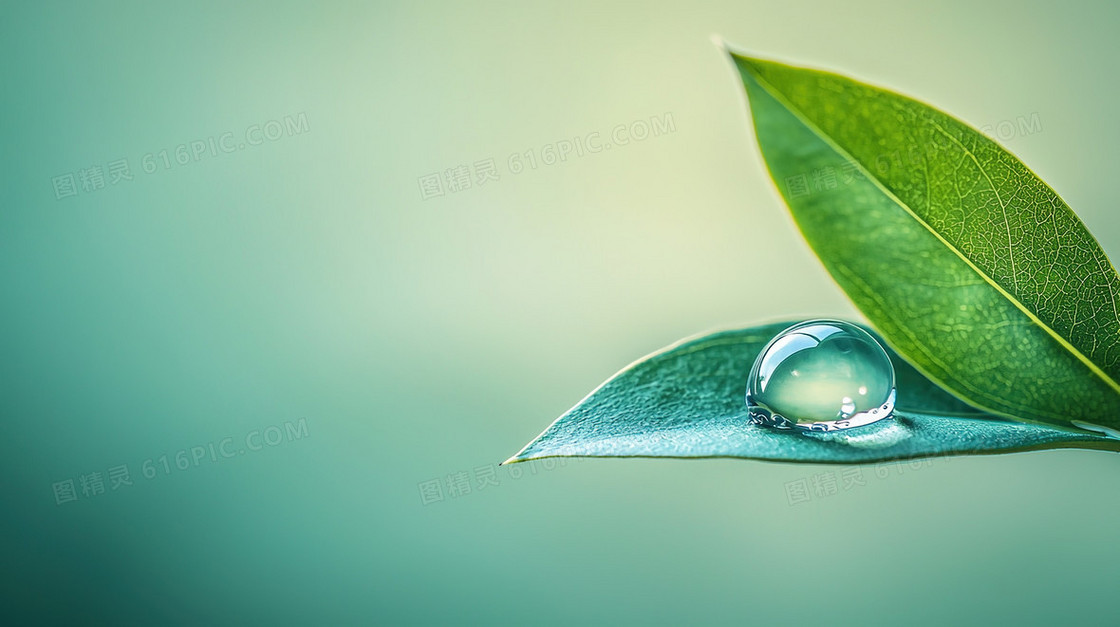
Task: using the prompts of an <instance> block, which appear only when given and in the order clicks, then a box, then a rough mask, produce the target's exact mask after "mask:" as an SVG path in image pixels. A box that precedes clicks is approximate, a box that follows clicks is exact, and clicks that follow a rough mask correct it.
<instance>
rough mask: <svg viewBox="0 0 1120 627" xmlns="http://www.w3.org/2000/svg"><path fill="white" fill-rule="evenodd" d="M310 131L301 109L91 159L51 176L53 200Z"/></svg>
mask: <svg viewBox="0 0 1120 627" xmlns="http://www.w3.org/2000/svg"><path fill="white" fill-rule="evenodd" d="M309 132H311V126H310V125H309V124H308V121H307V114H306V113H304V112H300V113H296V114H292V115H285V116H283V117H281V118H277V119H272V120H267V121H265V122H260V123H256V124H251V125H249V126H248V127H246V128H245V129H243V130H242V131H240V132H233V131H227V132H224V133H218V134H214V135H209V136H206V137H200V138H198V139H192V140H190V141H186V142H181V143H178V144H173V145H169V146H167V147H164V148H160V149H157V150H152V151H149V152H145V153H143V154H142V155H140V156H139V157H133V158H131V159H130V158H127V157H121V158H119V159H114V160H112V161H105V162H97V163H91V164H89V165H87V166H85V167H81V168H78V169H76V170H71V171H69V172H63V173H61V174H57V175H55V176H52V177H51V187H52V188H53V191H54V198H55V200H63V199H65V198H72V197H75V196H79V195H85V194H92V193H94V192H98V191H101V190H104V189H106V188H108V187H114V186H116V185H119V184H121V183H124V182H129V181H134V180H135V179H136V177H137V176H138V175H154V174H158V173H160V172H165V171H167V170H173V169H177V168H182V167H184V166H187V165H190V164H192V163H198V162H200V161H205V160H208V159H216V158H218V157H221V156H223V155H228V154H231V153H235V152H238V151H242V150H246V149H249V148H255V147H257V146H261V145H263V144H269V143H273V142H278V141H280V140H282V139H285V138H289V137H296V136H298V135H303V134H305V133H309Z"/></svg>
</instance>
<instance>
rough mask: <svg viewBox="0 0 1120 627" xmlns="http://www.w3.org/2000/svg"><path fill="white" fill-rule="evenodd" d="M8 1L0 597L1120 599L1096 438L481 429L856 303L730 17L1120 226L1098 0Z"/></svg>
mask: <svg viewBox="0 0 1120 627" xmlns="http://www.w3.org/2000/svg"><path fill="white" fill-rule="evenodd" d="M236 4H237V6H229V5H228V3H205V4H204V3H189V4H185V3H180V4H178V5H177V6H175V7H171V6H159V7H157V6H153V5H151V4H147V3H135V4H118V3H18V4H10V5H8V6H7V7H6V10H5V19H4V20H3V21H2V22H0V34H2V36H0V79H2V82H3V85H4V93H5V97H4V99H3V103H2V104H0V111H2V119H3V136H4V143H5V148H4V150H3V152H2V156H0V159H3V163H2V166H3V167H2V169H0V177H2V178H3V181H2V185H0V207H2V209H0V293H2V294H3V297H2V298H0V323H2V332H0V369H2V372H0V374H2V376H0V429H2V430H3V444H2V447H3V448H2V449H0V451H2V455H0V485H2V486H3V494H4V504H5V506H4V515H3V517H2V519H0V547H2V555H3V563H4V568H3V577H4V580H3V582H2V589H3V593H0V598H2V599H3V607H2V608H0V609H2V612H3V617H4V618H2V619H0V620H2V622H5V623H8V624H17V623H19V624H30V623H42V624H114V625H176V624H183V625H202V624H207V625H218V624H259V625H285V624H292V625H297V624H303V625H345V624H374V623H382V624H419V625H435V624H515V623H529V624H541V625H551V624H571V623H595V624H603V623H618V624H629V623H644V624H745V623H758V624H774V623H792V622H797V623H809V624H851V623H860V624H899V623H912V624H919V623H928V624H940V623H946V622H953V623H976V624H981V623H991V622H995V621H999V622H1006V623H1017V624H1048V623H1055V622H1071V621H1072V622H1077V623H1084V624H1104V623H1110V622H1112V621H1115V616H1116V609H1115V604H1114V598H1113V597H1114V596H1115V594H1114V593H1115V586H1116V577H1117V575H1118V574H1120V545H1118V544H1117V543H1116V531H1115V521H1116V519H1117V516H1120V482H1118V481H1117V477H1118V476H1120V474H1118V473H1120V461H1118V459H1117V458H1116V456H1115V455H1112V454H1108V453H1102V452H1089V451H1049V452H1040V453H1028V454H1016V455H1010V456H994V457H983V458H957V459H948V460H933V461H927V462H920V463H908V464H898V465H884V466H867V467H862V468H861V467H853V468H837V467H827V466H813V465H786V464H773V463H763V462H754V461H736V460H707V461H674V460H585V461H570V462H567V463H565V464H559V463H555V462H535V463H531V464H520V465H515V466H511V467H498V466H497V463H498V462H500V461H502V460H504V459H505V458H507V457H509V456H510V455H512V454H513V453H515V452H517V451H518V450H519V449H520V448H521V447H522V446H523V445H524V444H525V443H527V442H528V441H529V440H530V439H531V438H533V437H534V436H536V435H537V434H538V433H539V432H540V431H541V430H543V429H544V428H545V427H546V426H547V425H548V424H549V423H550V422H551V421H552V420H553V419H554V418H555V417H557V416H558V415H560V414H561V413H562V412H563V411H565V410H566V409H568V408H569V407H570V406H571V405H573V404H574V403H576V402H577V401H579V400H580V399H581V398H582V397H583V396H584V395H585V394H586V393H587V392H589V391H590V390H591V389H593V388H594V387H595V386H597V385H598V384H599V383H600V382H602V381H603V380H604V379H606V378H607V377H609V376H610V375H611V374H613V373H614V372H615V371H617V370H618V369H620V368H621V367H623V366H625V365H626V364H628V363H629V362H631V361H632V360H634V359H636V358H639V357H641V356H643V355H644V354H646V353H648V352H650V351H653V350H656V349H658V348H660V347H662V346H664V345H666V344H669V343H671V342H673V341H675V340H677V339H679V338H681V337H684V336H688V335H692V334H695V333H698V332H701V331H705V330H709V329H712V328H716V327H725V326H729V325H740V324H741V325H747V324H752V323H758V322H762V321H768V320H773V319H777V318H789V317H796V316H805V317H809V316H833V317H847V318H857V314H856V312H855V310H854V308H853V307H852V306H851V305H850V304H849V303H848V302H847V300H846V299H845V297H844V296H843V294H842V293H841V292H840V291H839V290H838V289H837V288H836V287H835V286H834V285H833V284H832V282H831V281H830V279H829V277H828V276H827V274H826V273H825V272H824V270H823V269H822V268H821V266H820V265H819V263H818V262H817V261H816V259H815V258H814V257H813V255H812V253H811V252H810V250H809V249H808V247H807V246H806V245H805V243H804V242H803V241H802V240H801V239H800V236H799V235H798V234H797V232H796V231H795V229H794V226H793V223H792V221H791V219H790V217H789V215H788V213H787V211H786V210H785V208H784V206H783V205H782V203H781V201H780V199H779V197H778V194H777V192H776V190H775V189H774V186H773V184H772V183H771V182H770V180H769V178H768V176H767V174H766V172H765V169H764V167H763V164H762V162H761V160H760V158H759V154H758V149H757V146H756V145H755V142H754V137H753V134H752V132H751V130H750V127H749V124H748V114H747V111H746V109H745V104H746V103H745V98H744V96H743V89H742V86H741V84H740V82H739V80H738V78H737V77H736V75H735V73H734V72H733V70H732V69H731V66H730V64H729V63H728V62H727V60H726V59H725V58H724V57H723V55H722V53H721V52H720V51H719V50H718V49H717V48H716V47H715V46H714V45H713V44H712V41H711V38H712V35H713V34H719V35H721V36H722V37H723V38H724V39H726V40H727V41H728V42H730V43H731V44H733V45H735V46H737V47H738V48H740V49H743V50H746V51H750V52H753V53H755V54H758V55H761V56H767V57H772V58H775V59H778V60H784V61H788V62H793V63H800V64H807V65H811V66H815V67H821V68H824V69H830V70H835V71H838V72H841V73H844V74H847V75H850V76H853V77H856V78H859V79H863V80H865V81H869V82H872V83H874V84H878V85H882V86H887V87H890V88H894V89H896V90H898V91H900V92H902V93H905V94H907V95H910V96H913V97H916V98H918V99H920V100H923V101H925V102H928V103H930V104H932V105H934V106H937V107H939V108H942V109H944V110H946V111H948V112H950V113H952V114H955V115H956V116H958V117H960V118H962V119H964V120H965V121H967V122H969V123H971V124H973V125H975V126H977V127H981V128H983V129H985V130H986V132H988V133H989V134H990V135H992V136H994V137H996V138H997V139H998V140H999V141H1001V142H1002V143H1003V144H1004V145H1005V146H1007V147H1008V148H1010V149H1011V150H1012V151H1013V152H1015V153H1016V154H1018V155H1019V156H1020V157H1021V158H1022V159H1023V160H1024V161H1025V162H1026V163H1027V164H1028V165H1029V166H1031V167H1032V168H1033V169H1034V170H1035V171H1036V172H1038V173H1039V174H1040V175H1041V176H1042V178H1043V179H1044V180H1046V181H1047V182H1048V183H1050V184H1051V185H1052V186H1053V187H1054V188H1055V189H1056V190H1057V191H1058V192H1059V193H1060V194H1061V195H1062V196H1063V197H1064V198H1065V199H1066V200H1067V202H1069V204H1070V205H1071V206H1072V207H1073V208H1074V209H1075V211H1077V212H1078V213H1079V215H1080V216H1081V217H1082V218H1083V219H1084V221H1085V222H1086V223H1087V224H1088V226H1089V228H1090V230H1091V231H1092V232H1093V233H1094V234H1095V235H1096V236H1097V238H1098V239H1099V240H1100V242H1101V244H1102V246H1103V247H1104V249H1105V250H1106V252H1108V253H1109V254H1110V255H1111V256H1112V258H1113V259H1117V258H1120V217H1118V215H1117V213H1116V209H1115V205H1116V203H1115V196H1116V181H1117V176H1116V173H1115V167H1116V166H1115V164H1116V163H1117V162H1118V161H1120V159H1118V155H1117V146H1118V145H1120V119H1118V117H1117V116H1116V114H1115V106H1114V102H1115V99H1116V97H1117V95H1118V92H1117V87H1116V86H1115V84H1114V83H1115V81H1114V80H1113V79H1112V77H1113V75H1114V69H1115V67H1116V64H1117V62H1118V61H1120V49H1118V48H1117V46H1116V39H1115V32H1116V29H1117V26H1118V25H1120V14H1118V9H1116V8H1115V7H1114V6H1111V5H1110V4H1109V3H1105V2H1097V3H1068V4H1066V5H1064V6H1058V5H1057V4H1055V3H1046V2H1015V3H1012V2H1003V3H997V2H983V3H978V2H939V3H932V2H925V3H910V2H859V1H855V2H844V3H827V2H804V1H784V0H783V1H781V2H779V1H770V2H761V1H740V2H716V1H710V2H709V1H702V0H693V1H691V2H652V3H632V4H621V3H612V4H604V3H601V2H590V1H587V2H584V1H574V2H553V3H517V2H507V3H483V2H476V3H469V4H467V3H463V4H460V3H450V2H445V3H423V4H421V3H415V4H409V3H403V2H402V3H396V4H387V3H338V2H335V3H325V4H312V3H303V4H299V3H295V4H293V3H279V2H267V3H265V2H259V3H236Z"/></svg>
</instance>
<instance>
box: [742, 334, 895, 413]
mask: <svg viewBox="0 0 1120 627" xmlns="http://www.w3.org/2000/svg"><path fill="white" fill-rule="evenodd" d="M746 401H747V409H748V413H749V415H750V418H751V421H752V422H754V423H757V424H761V425H765V426H768V427H774V428H777V429H802V430H808V431H839V430H842V429H852V428H856V427H862V426H864V425H868V424H871V423H874V422H878V421H880V420H885V419H887V418H891V417H892V416H893V415H894V401H895V382H894V366H893V365H892V364H891V360H890V357H888V356H887V352H886V350H884V349H883V347H882V346H881V345H880V344H879V342H878V341H877V340H876V339H875V338H874V337H872V336H871V334H869V333H867V332H866V331H864V330H863V329H861V328H859V327H857V326H855V325H853V324H851V323H848V322H844V321H842V320H809V321H807V322H801V323H798V324H795V325H793V326H791V327H789V328H788V329H786V330H784V331H782V332H781V333H779V334H778V335H776V336H774V339H772V340H770V343H768V344H767V345H766V347H765V348H763V349H762V352H760V353H759V354H758V357H757V358H756V359H755V362H754V366H753V367H752V368H751V372H750V376H749V377H748V379H747V396H746Z"/></svg>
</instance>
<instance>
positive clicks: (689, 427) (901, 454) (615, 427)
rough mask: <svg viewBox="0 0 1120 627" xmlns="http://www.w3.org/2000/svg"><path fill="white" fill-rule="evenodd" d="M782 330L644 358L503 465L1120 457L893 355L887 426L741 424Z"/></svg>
mask: <svg viewBox="0 0 1120 627" xmlns="http://www.w3.org/2000/svg"><path fill="white" fill-rule="evenodd" d="M790 324H791V322H778V323H773V324H767V325H762V326H758V327H753V328H747V329H737V330H730V331H720V332H717V333H712V334H709V335H704V336H702V337H698V338H694V339H689V340H685V341H682V342H679V343H677V344H674V345H672V346H670V347H668V348H666V349H663V350H661V351H658V352H656V353H654V354H652V355H650V356H648V357H646V358H644V359H641V360H639V361H637V362H635V363H634V364H631V365H630V366H628V367H627V368H625V369H623V370H622V371H621V372H619V373H618V374H616V375H615V376H613V377H611V378H610V379H609V380H608V381H607V382H606V383H604V384H603V385H601V386H599V388H598V389H596V390H595V391H593V392H592V393H591V394H590V395H588V396H587V398H585V399H583V400H582V401H580V402H579V404H577V405H576V406H575V407H573V408H572V409H570V410H568V411H567V412H566V413H565V414H564V415H563V416H561V417H560V418H559V419H557V420H556V422H554V423H553V424H552V425H551V426H550V427H548V429H546V430H545V432H544V433H542V434H541V435H539V436H537V438H536V439H534V440H533V441H532V442H530V443H529V444H528V445H527V446H526V447H525V448H524V449H522V450H521V452H519V453H518V454H517V455H514V456H513V457H511V458H510V459H509V460H507V461H506V462H505V463H511V462H520V461H527V460H531V459H538V458H542V457H556V456H588V457H634V456H640V457H742V458H750V459H763V460H772V461H785V462H811V463H864V462H878V461H886V460H898V459H908V458H917V457H929V456H941V455H969V454H984V453H1009V452H1013V451H1025V450H1036V449H1047V448H1061V447H1076V448H1095V449H1108V450H1120V440H1114V439H1110V438H1106V437H1102V436H1098V435H1093V434H1085V433H1078V432H1074V431H1067V430H1062V429H1056V428H1052V427H1048V426H1043V425H1033V424H1024V423H1019V422H1014V421H1008V420H1002V419H999V418H996V417H994V416H989V415H985V414H983V413H982V412H979V411H977V410H974V409H971V408H969V407H968V406H966V405H963V404H962V403H960V402H959V401H957V400H956V399H955V398H953V397H952V396H950V395H948V394H946V393H945V392H944V391H943V390H941V389H940V388H939V387H938V386H936V385H934V384H933V383H931V382H929V381H928V380H926V379H925V378H924V377H922V376H921V374H920V373H918V372H917V371H916V370H914V369H913V368H912V367H910V366H909V365H908V364H907V363H906V362H905V361H904V360H902V359H901V358H899V356H898V355H897V354H896V353H893V352H891V351H888V353H889V354H890V357H891V360H892V362H893V363H894V365H895V369H896V375H897V380H896V384H897V387H898V400H897V409H896V411H895V417H894V418H892V419H888V420H883V421H880V422H877V423H874V424H871V425H867V426H864V427H859V428H855V429H849V430H846V431H837V432H831V433H811V432H790V431H778V430H774V429H770V428H767V427H761V426H758V425H754V424H750V422H749V421H748V418H747V413H746V406H745V404H744V394H745V391H746V381H747V374H748V372H749V371H750V368H751V365H752V364H753V363H754V359H755V357H756V356H757V355H758V353H759V351H761V350H762V348H763V347H764V346H765V344H766V343H767V342H769V341H770V339H771V338H772V337H773V336H774V335H776V334H777V333H778V332H780V331H781V330H782V329H784V328H786V327H787V326H789V325H790ZM938 412H944V413H938Z"/></svg>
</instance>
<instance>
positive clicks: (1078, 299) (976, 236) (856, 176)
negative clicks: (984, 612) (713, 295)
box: [731, 54, 1120, 433]
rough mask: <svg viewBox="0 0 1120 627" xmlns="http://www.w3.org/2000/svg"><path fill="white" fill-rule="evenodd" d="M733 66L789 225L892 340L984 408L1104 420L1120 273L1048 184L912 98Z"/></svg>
mask: <svg viewBox="0 0 1120 627" xmlns="http://www.w3.org/2000/svg"><path fill="white" fill-rule="evenodd" d="M731 58H732V60H733V61H734V63H735V66H736V68H737V69H738V72H739V75H740V76H741V78H742V82H743V85H744V86H745V88H746V93H747V96H748V99H749V103H750V111H751V115H752V118H753V121H754V128H755V134H756V136H757V139H758V144H759V147H760V148H761V152H762V156H763V158H764V160H765V162H766V165H767V167H768V168H769V171H770V175H771V177H772V178H773V180H774V182H775V183H776V184H777V187H778V190H779V191H780V193H781V195H782V197H783V198H784V200H785V202H786V204H787V205H788V206H789V209H790V211H791V213H792V215H793V218H794V220H795V222H796V223H797V226H798V227H799V228H800V230H801V232H802V234H803V235H804V236H805V239H806V240H807V241H808V243H809V245H810V246H811V247H812V249H813V251H814V252H815V253H816V254H817V256H818V257H819V258H820V260H821V262H822V263H823V264H824V267H825V268H826V269H827V270H828V272H829V273H830V274H831V275H832V277H833V278H834V279H835V280H836V282H837V283H838V284H839V286H840V287H841V288H842V289H843V290H844V291H845V292H846V293H847V294H848V296H849V297H850V298H851V299H852V302H853V303H854V304H855V305H856V307H858V308H859V309H860V311H861V312H863V314H864V315H865V316H866V317H867V319H868V320H869V321H870V322H871V324H872V325H873V326H874V327H875V328H876V329H877V330H878V331H879V332H880V333H881V334H882V336H883V337H884V338H885V339H886V341H887V343H888V344H889V345H890V346H892V347H893V348H895V349H896V350H897V351H898V352H899V353H900V354H902V355H903V356H904V357H905V358H906V359H907V360H908V361H910V362H911V363H913V364H914V365H915V366H916V367H917V369H918V370H920V371H921V372H922V373H923V374H924V375H926V376H927V377H928V378H929V379H930V380H932V381H934V382H936V384H937V385H939V386H941V387H944V388H946V389H947V390H949V391H951V392H952V393H953V394H954V395H955V396H957V397H959V398H961V399H963V400H965V401H966V402H968V404H969V405H972V406H975V407H980V408H983V409H985V410H986V411H988V412H990V413H992V414H996V415H1000V416H1004V417H1007V418H1012V419H1015V420H1022V421H1028V422H1035V423H1045V424H1051V425H1057V426H1060V427H1065V428H1074V427H1084V428H1091V429H1094V430H1100V431H1105V432H1107V430H1108V429H1112V430H1117V429H1120V383H1118V381H1120V306H1118V294H1120V277H1118V276H1117V273H1116V270H1115V269H1114V268H1113V266H1112V264H1111V263H1110V262H1109V260H1108V258H1107V257H1106V256H1105V254H1104V252H1103V251H1102V249H1101V247H1100V246H1099V245H1098V244H1097V242H1096V240H1094V239H1093V237H1092V235H1090V234H1089V232H1088V230H1087V229H1086V228H1085V225H1084V224H1082V223H1081V221H1080V220H1079V219H1078V218H1077V216H1076V215H1074V213H1073V211H1072V210H1070V208H1069V207H1068V206H1067V205H1066V204H1065V203H1064V202H1063V201H1062V199H1061V198H1059V197H1058V195H1057V194H1056V193H1055V192H1054V190H1052V189H1051V188H1050V187H1049V186H1047V185H1046V183H1044V182H1043V181H1042V180H1041V179H1040V178H1039V177H1038V176H1037V175H1035V174H1034V172H1032V171H1031V170H1030V169H1029V168H1028V167H1027V166H1026V165H1024V164H1023V163H1022V162H1021V161H1020V160H1019V159H1017V158H1016V157H1015V156H1014V155H1012V154H1011V153H1010V152H1008V151H1007V150H1005V149H1004V148H1003V147H1001V146H1000V145H998V144H997V143H995V142H994V141H992V140H990V139H989V138H987V137H986V136H984V135H983V134H982V133H980V132H979V131H977V130H975V129H973V128H971V127H969V126H968V125H967V124H965V123H963V122H961V121H959V120H957V119H955V118H953V117H951V116H949V115H947V114H945V113H943V112H941V111H938V110H937V109H934V108H932V107H930V106H928V105H925V104H923V103H920V102H917V101H915V100H912V99H910V98H907V97H905V96H901V95H899V94H896V93H893V92H891V91H888V90H885V89H880V88H877V87H872V86H870V85H866V84H864V83H861V82H858V81H855V80H852V79H849V78H845V77H842V76H838V75H836V74H831V73H827V72H821V71H817V70H810V69H805V68H799V67H793V66H789V65H783V64H779V63H774V62H771V61H764V60H761V59H756V58H751V57H746V56H742V55H739V54H732V55H731ZM1113 433H1115V431H1113Z"/></svg>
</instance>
